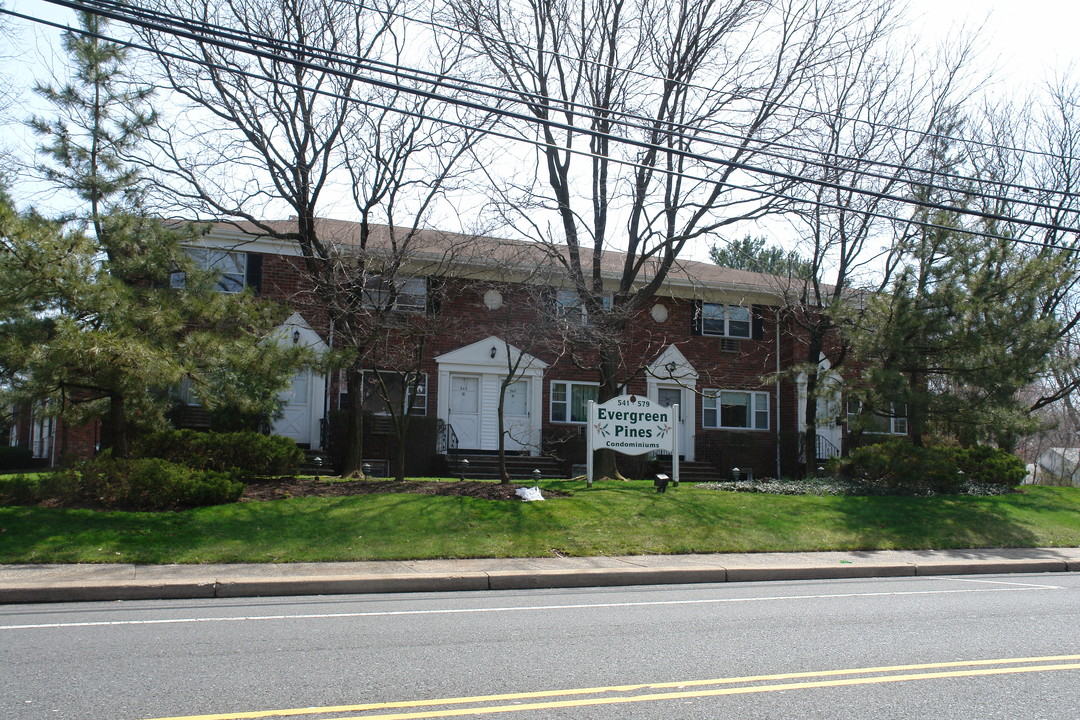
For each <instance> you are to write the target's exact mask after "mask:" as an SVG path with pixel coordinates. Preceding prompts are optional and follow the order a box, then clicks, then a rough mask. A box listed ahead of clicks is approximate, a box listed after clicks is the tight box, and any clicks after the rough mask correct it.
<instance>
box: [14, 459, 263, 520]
mask: <svg viewBox="0 0 1080 720" xmlns="http://www.w3.org/2000/svg"><path fill="white" fill-rule="evenodd" d="M243 492H244V484H243V483H242V482H239V481H237V480H236V479H235V478H234V477H233V473H231V472H218V471H211V470H193V469H191V468H189V467H185V466H183V465H177V464H175V463H171V462H169V461H168V460H162V459H161V458H136V459H132V460H117V459H114V458H113V457H112V456H110V455H109V454H107V453H106V454H102V455H100V456H98V457H96V458H94V459H93V460H84V461H82V462H78V463H76V464H74V465H72V466H71V467H69V468H65V469H63V470H57V471H51V472H43V473H39V474H37V475H16V476H14V477H12V478H5V479H4V481H3V482H0V501H2V502H3V504H5V505H33V504H38V503H43V502H51V503H55V504H59V505H64V506H79V507H100V508H108V509H117V510H180V509H184V508H193V507H202V506H204V505H221V504H224V503H231V502H236V501H237V500H239V499H240V495H241V494H243Z"/></svg>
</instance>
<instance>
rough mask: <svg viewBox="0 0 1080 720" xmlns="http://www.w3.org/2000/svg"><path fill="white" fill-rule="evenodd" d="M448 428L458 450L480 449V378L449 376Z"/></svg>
mask: <svg viewBox="0 0 1080 720" xmlns="http://www.w3.org/2000/svg"><path fill="white" fill-rule="evenodd" d="M450 427H452V428H453V429H454V434H455V435H456V436H457V440H458V448H459V449H462V450H477V449H479V448H480V378H478V377H476V376H475V375H454V374H452V375H450Z"/></svg>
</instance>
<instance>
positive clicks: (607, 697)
mask: <svg viewBox="0 0 1080 720" xmlns="http://www.w3.org/2000/svg"><path fill="white" fill-rule="evenodd" d="M1060 670H1080V655H1054V656H1048V657H1030V658H1002V659H998V660H971V661H966V662H947V663H926V664H922V665H892V666H886V667H870V668H853V669H848V670H824V671H820V672H798V673H780V674H776V675H749V676H745V677H730V678H716V679H713V680H687V681H682V682H667V683H651V684H647V685H613V686H609V687H593V688H576V689H570V690H550V691H538V692H525V693H507V694H503V695H476V696H472V697H457V698H440V699H435V700H411V701H399V702H386V703H370V704H365V705H339V706H334V707H319V708H294V709H290V710H260V711H254V712H239V713H221V714H217V715H186V716H180V717H171V718H158V719H157V720H249V719H250V718H282V717H284V718H287V717H305V716H312V715H334V716H335V720H413V719H414V718H444V717H460V716H464V715H487V714H495V713H507V712H518V711H522V710H549V709H552V708H569V707H586V706H591V705H617V704H622V703H636V702H653V701H657V700H681V699H687V698H700V697H717V696H720V695H745V694H750V693H765V692H776V691H779V690H802V689H810V688H824V687H845V686H851V685H871V684H878V683H894V682H909V681H913V680H935V679H942V678H962V677H985V676H989V675H1013V674H1019V673H1032V672H1053V671H1060ZM927 671H930V672H927ZM886 673H889V674H886ZM844 675H858V676H864V677H840V676H844ZM865 676H869V677H865ZM813 678H819V679H816V680H813ZM830 678H831V679H830ZM792 680H796V681H800V682H778V681H792ZM755 683H766V684H755ZM716 686H724V687H716ZM691 688H694V689H691ZM643 690H644V691H649V692H646V693H641V692H640V691H643ZM665 690H667V691H668V692H656V691H665ZM627 693H639V694H627ZM581 696H590V697H581ZM541 698H545V699H547V701H546V702H528V703H526V702H522V701H523V700H538V699H541ZM555 698H573V699H568V700H558V699H555ZM500 703H501V704H500ZM505 703H513V704H509V705H508V704H505ZM462 706H469V707H462ZM424 707H441V709H439V710H422V711H417V709H418V708H424ZM402 709H411V710H413V711H412V712H394V713H389V714H386V713H383V714H379V715H370V714H365V715H354V716H350V717H340V714H341V713H350V712H363V713H370V712H373V711H379V710H402Z"/></svg>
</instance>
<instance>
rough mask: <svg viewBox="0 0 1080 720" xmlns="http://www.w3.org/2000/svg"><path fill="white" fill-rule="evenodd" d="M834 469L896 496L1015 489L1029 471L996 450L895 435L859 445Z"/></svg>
mask: <svg viewBox="0 0 1080 720" xmlns="http://www.w3.org/2000/svg"><path fill="white" fill-rule="evenodd" d="M831 469H832V470H833V471H834V472H836V473H837V474H838V475H840V476H841V477H842V478H845V479H849V480H854V481H857V482H861V483H865V484H869V485H874V486H877V487H879V488H882V489H885V490H888V491H890V492H895V493H898V494H916V495H918V494H951V493H960V492H964V491H965V488H966V486H967V485H969V484H970V483H981V484H988V485H996V486H1000V487H1014V486H1015V485H1018V484H1019V483H1020V482H1021V481H1022V480H1023V479H1024V475H1025V470H1024V463H1023V461H1022V460H1020V458H1018V457H1016V456H1015V455H1012V454H1011V453H1009V452H1006V451H1004V450H1000V449H998V448H991V447H983V446H975V447H971V448H961V447H953V446H946V445H934V446H931V447H916V446H914V445H912V444H911V443H909V442H907V441H906V440H901V439H895V440H889V441H888V442H883V443H878V444H876V445H865V446H863V447H860V448H856V449H854V450H852V451H851V453H850V454H849V455H848V456H847V457H846V458H840V459H838V460H836V461H834V462H833V463H832V465H831Z"/></svg>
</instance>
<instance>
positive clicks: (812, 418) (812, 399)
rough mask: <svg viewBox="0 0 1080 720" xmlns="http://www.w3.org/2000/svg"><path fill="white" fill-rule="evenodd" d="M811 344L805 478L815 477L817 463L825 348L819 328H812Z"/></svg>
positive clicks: (805, 441)
mask: <svg viewBox="0 0 1080 720" xmlns="http://www.w3.org/2000/svg"><path fill="white" fill-rule="evenodd" d="M809 333H810V342H809V344H808V346H807V348H806V364H807V366H808V367H812V368H813V370H812V371H808V372H807V373H806V413H805V414H804V415H803V421H804V422H805V423H806V429H805V430H804V431H803V446H804V450H805V456H804V457H803V473H804V476H805V477H808V478H809V477H814V473H815V472H816V469H817V468H816V462H817V457H816V455H817V419H818V418H817V397H816V395H817V388H818V369H820V363H821V349H822V347H823V346H824V332H823V331H822V330H821V329H820V328H818V327H810V328H809Z"/></svg>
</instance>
